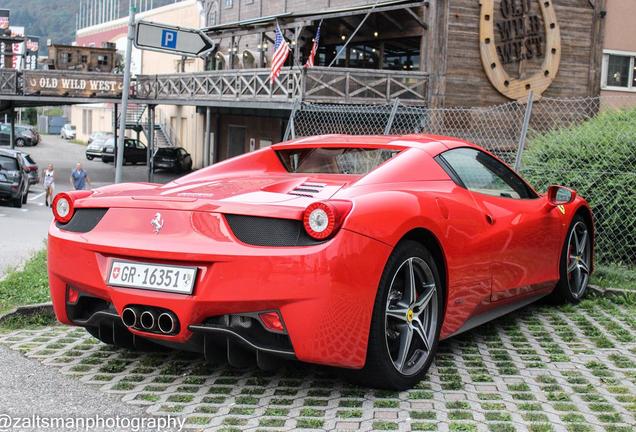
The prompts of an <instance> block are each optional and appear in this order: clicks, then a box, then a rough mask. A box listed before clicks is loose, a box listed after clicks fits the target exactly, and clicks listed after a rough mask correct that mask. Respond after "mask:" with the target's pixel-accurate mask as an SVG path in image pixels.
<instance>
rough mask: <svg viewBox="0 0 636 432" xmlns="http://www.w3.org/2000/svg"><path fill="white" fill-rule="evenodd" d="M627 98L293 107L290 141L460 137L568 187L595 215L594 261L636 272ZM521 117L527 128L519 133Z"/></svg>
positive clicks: (635, 132)
mask: <svg viewBox="0 0 636 432" xmlns="http://www.w3.org/2000/svg"><path fill="white" fill-rule="evenodd" d="M625 102H627V99H626V98H621V97H616V98H603V99H601V98H598V97H596V98H577V99H553V98H543V99H541V100H540V101H538V102H535V103H534V104H531V105H530V107H528V105H527V104H522V103H517V102H510V103H506V104H502V105H497V106H492V107H486V108H439V109H438V108H436V109H432V108H426V107H414V106H408V105H405V104H402V103H401V102H400V101H394V103H391V104H387V105H325V104H311V103H301V104H297V105H296V107H295V109H294V111H293V113H292V116H291V118H290V125H289V128H288V131H287V134H286V135H287V136H288V137H289V138H293V137H300V136H311V135H323V134H353V135H364V134H391V135H403V134H410V133H431V134H436V135H447V136H453V137H459V138H462V139H465V140H468V141H471V142H474V143H476V144H478V145H481V146H483V147H485V148H486V149H488V150H490V151H491V152H493V153H494V154H496V155H497V156H499V157H500V158H502V159H503V160H505V161H506V162H507V163H509V164H510V165H515V162H516V165H517V167H518V168H519V170H520V171H521V172H522V174H523V175H524V177H526V178H527V179H528V180H529V181H530V182H531V183H532V184H533V185H534V186H535V187H536V188H537V190H539V191H545V189H546V187H547V186H548V185H550V184H563V185H566V186H569V187H572V188H574V189H576V190H577V191H578V193H580V194H581V195H583V196H584V197H585V198H587V199H588V201H589V202H590V203H591V205H592V207H593V209H594V216H595V223H596V232H597V243H596V244H597V248H596V254H597V258H598V260H599V262H601V263H612V264H621V265H628V266H630V267H632V266H635V265H636V211H635V210H634V209H636V109H628V108H619V107H620V106H623V105H626V103H625ZM524 117H525V120H526V121H527V122H528V127H527V129H526V128H524Z"/></svg>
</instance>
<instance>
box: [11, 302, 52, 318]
mask: <svg viewBox="0 0 636 432" xmlns="http://www.w3.org/2000/svg"><path fill="white" fill-rule="evenodd" d="M37 314H45V315H49V316H51V317H55V313H54V312H53V303H37V304H32V305H26V306H18V307H16V308H13V309H12V310H10V311H9V312H6V313H4V314H1V315H0V323H3V322H4V321H6V320H7V319H10V318H12V317H15V316H32V315H37Z"/></svg>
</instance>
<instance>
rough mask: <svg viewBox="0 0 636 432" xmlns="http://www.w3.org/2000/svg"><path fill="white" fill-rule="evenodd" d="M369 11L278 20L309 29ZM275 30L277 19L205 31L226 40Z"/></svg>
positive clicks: (389, 8)
mask: <svg viewBox="0 0 636 432" xmlns="http://www.w3.org/2000/svg"><path fill="white" fill-rule="evenodd" d="M426 3H428V2H426V1H413V2H409V3H403V4H402V3H401V4H395V5H388V6H381V7H376V8H375V9H373V13H381V12H388V11H394V10H402V9H408V8H414V7H421V6H425V5H426ZM369 10H371V6H369V7H366V8H359V9H352V10H344V11H340V12H332V13H329V12H323V13H320V14H317V15H302V16H300V15H299V16H296V17H293V16H285V15H283V16H279V17H278V18H277V19H278V22H279V23H280V28H281V29H288V28H295V27H297V26H298V25H299V24H301V25H302V26H304V27H309V26H311V23H312V21H320V20H331V19H338V18H344V17H350V16H356V15H365V14H366V13H368V12H369ZM275 28H276V21H275V19H272V20H269V21H260V22H255V23H249V22H248V23H246V24H241V23H240V22H237V23H236V25H235V27H229V26H227V25H225V26H223V27H221V28H216V30H215V27H210V28H207V29H204V31H205V32H206V33H207V35H208V36H210V37H211V38H213V39H218V38H220V37H224V38H225V37H230V36H243V35H248V34H255V33H259V32H273V31H274V29H275Z"/></svg>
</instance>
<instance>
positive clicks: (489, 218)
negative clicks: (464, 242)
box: [486, 214, 495, 225]
mask: <svg viewBox="0 0 636 432" xmlns="http://www.w3.org/2000/svg"><path fill="white" fill-rule="evenodd" d="M486 222H488V225H494V224H495V218H493V217H492V215H489V214H487V215H486Z"/></svg>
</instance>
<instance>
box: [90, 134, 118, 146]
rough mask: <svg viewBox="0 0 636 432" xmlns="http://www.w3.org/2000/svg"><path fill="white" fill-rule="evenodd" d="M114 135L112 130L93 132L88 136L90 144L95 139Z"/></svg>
mask: <svg viewBox="0 0 636 432" xmlns="http://www.w3.org/2000/svg"><path fill="white" fill-rule="evenodd" d="M112 136H113V134H112V132H93V133H92V134H90V135H89V137H88V143H89V144H90V143H92V142H93V141H95V140H98V139H106V138H109V137H112Z"/></svg>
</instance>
